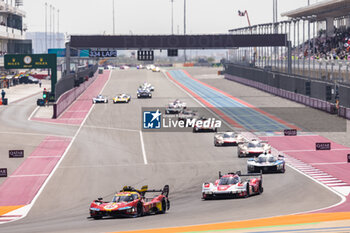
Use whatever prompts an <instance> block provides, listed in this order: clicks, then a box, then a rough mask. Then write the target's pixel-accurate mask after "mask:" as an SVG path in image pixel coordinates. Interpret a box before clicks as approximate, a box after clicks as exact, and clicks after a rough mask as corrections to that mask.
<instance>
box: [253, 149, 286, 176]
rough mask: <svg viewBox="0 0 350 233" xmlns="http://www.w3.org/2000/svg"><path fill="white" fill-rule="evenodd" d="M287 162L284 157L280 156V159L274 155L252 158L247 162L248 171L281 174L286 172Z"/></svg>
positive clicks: (266, 154)
mask: <svg viewBox="0 0 350 233" xmlns="http://www.w3.org/2000/svg"><path fill="white" fill-rule="evenodd" d="M285 165H286V162H285V161H284V157H283V156H282V155H279V156H278V157H276V156H274V155H272V154H268V153H265V154H261V155H259V157H257V158H250V159H249V160H248V161H247V170H248V173H249V172H263V173H268V172H281V173H284V172H285V171H286V168H285Z"/></svg>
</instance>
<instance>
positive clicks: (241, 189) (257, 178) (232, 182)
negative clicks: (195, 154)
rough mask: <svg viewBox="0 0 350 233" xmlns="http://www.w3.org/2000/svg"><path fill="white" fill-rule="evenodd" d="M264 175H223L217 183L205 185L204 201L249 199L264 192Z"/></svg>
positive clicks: (203, 187) (233, 173)
mask: <svg viewBox="0 0 350 233" xmlns="http://www.w3.org/2000/svg"><path fill="white" fill-rule="evenodd" d="M263 191H264V190H263V187H262V175H261V173H257V174H241V172H240V171H238V172H232V173H228V174H226V175H221V172H219V179H218V180H216V181H215V183H207V182H206V183H204V184H203V186H202V199H204V200H208V199H215V198H233V197H249V196H251V195H255V194H261V193H262V192H263Z"/></svg>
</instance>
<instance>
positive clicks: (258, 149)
mask: <svg viewBox="0 0 350 233" xmlns="http://www.w3.org/2000/svg"><path fill="white" fill-rule="evenodd" d="M265 152H267V153H271V146H270V145H269V144H268V143H267V142H266V141H260V140H257V139H252V140H250V141H248V142H245V143H242V144H239V145H238V150H237V154H238V157H239V158H241V157H249V156H259V155H261V154H264V153H265Z"/></svg>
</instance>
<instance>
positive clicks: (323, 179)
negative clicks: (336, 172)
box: [318, 177, 338, 182]
mask: <svg viewBox="0 0 350 233" xmlns="http://www.w3.org/2000/svg"><path fill="white" fill-rule="evenodd" d="M318 180H320V181H322V182H323V181H327V180H338V178H334V177H330V178H320V179H318Z"/></svg>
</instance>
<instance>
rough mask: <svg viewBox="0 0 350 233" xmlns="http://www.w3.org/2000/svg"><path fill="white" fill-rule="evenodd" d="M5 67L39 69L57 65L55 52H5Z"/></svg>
mask: <svg viewBox="0 0 350 233" xmlns="http://www.w3.org/2000/svg"><path fill="white" fill-rule="evenodd" d="M4 63H5V69H40V68H51V67H53V66H57V56H56V54H6V55H5V60H4Z"/></svg>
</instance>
